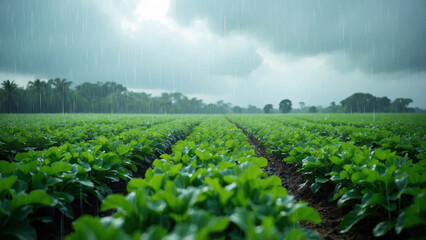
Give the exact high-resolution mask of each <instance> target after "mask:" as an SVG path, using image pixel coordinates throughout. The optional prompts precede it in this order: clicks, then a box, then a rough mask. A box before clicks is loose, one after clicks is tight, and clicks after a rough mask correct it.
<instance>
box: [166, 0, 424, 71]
mask: <svg viewBox="0 0 426 240" xmlns="http://www.w3.org/2000/svg"><path fill="white" fill-rule="evenodd" d="M171 7H172V9H170V14H171V16H172V17H174V18H176V19H177V21H179V22H180V23H181V24H191V22H192V21H193V20H194V19H206V21H207V22H208V24H209V27H210V28H211V29H212V30H213V31H214V32H215V33H217V34H219V35H221V36H226V35H227V34H231V33H238V34H244V35H248V36H253V37H254V38H256V39H259V41H263V42H266V43H267V44H268V45H269V46H270V47H271V49H272V50H273V51H275V52H284V53H286V54H289V55H292V56H294V57H306V56H314V55H319V54H330V55H334V54H335V56H332V59H333V61H330V63H332V64H335V66H336V67H338V69H339V70H342V71H351V70H353V69H356V68H359V69H361V70H362V71H365V72H373V73H380V72H396V71H425V70H426V48H425V45H424V43H425V42H426V27H425V24H424V23H425V22H426V14H425V10H426V1H421V0H413V1H399V0H386V1H381V0H374V1H342V0H317V1H312V0H286V1H276V0H265V1H257V0H254V1H247V0H235V1H228V0H217V1H209V0H183V1H180V0H173V4H172V5H171Z"/></svg>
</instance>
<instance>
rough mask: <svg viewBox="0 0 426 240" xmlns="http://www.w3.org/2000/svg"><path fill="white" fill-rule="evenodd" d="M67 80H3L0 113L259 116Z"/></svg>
mask: <svg viewBox="0 0 426 240" xmlns="http://www.w3.org/2000/svg"><path fill="white" fill-rule="evenodd" d="M71 85H72V82H71V81H68V80H67V79H60V78H56V79H50V80H47V81H43V80H40V79H36V80H34V81H29V82H28V84H27V86H26V87H18V85H17V84H16V83H15V82H14V81H10V80H5V81H3V82H2V83H1V86H2V88H1V89H0V98H1V102H0V113H152V114H159V113H165V114H167V113H229V112H235V113H261V112H262V110H261V109H259V108H257V107H256V106H253V105H248V107H247V108H242V107H238V106H234V107H231V104H230V103H225V102H224V101H217V102H216V103H209V104H207V103H204V102H203V101H202V100H201V99H197V98H188V97H186V96H185V95H183V94H181V93H178V92H174V93H162V94H161V96H151V94H147V93H144V92H133V91H128V90H127V88H126V87H124V86H123V85H121V84H118V83H115V82H104V83H102V82H97V83H89V82H84V83H82V84H79V85H77V86H75V88H72V87H71Z"/></svg>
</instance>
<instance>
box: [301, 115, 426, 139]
mask: <svg viewBox="0 0 426 240" xmlns="http://www.w3.org/2000/svg"><path fill="white" fill-rule="evenodd" d="M293 117H294V118H297V119H303V120H305V121H308V122H310V123H321V124H326V125H330V126H332V127H336V126H352V127H358V128H375V129H380V130H387V131H391V132H393V133H394V134H398V135H405V134H407V133H408V134H413V133H418V132H423V133H424V132H425V127H426V123H425V121H424V116H423V115H421V114H351V115H347V114H332V115H329V114H318V115H316V114H314V115H300V116H296V115H294V116H293Z"/></svg>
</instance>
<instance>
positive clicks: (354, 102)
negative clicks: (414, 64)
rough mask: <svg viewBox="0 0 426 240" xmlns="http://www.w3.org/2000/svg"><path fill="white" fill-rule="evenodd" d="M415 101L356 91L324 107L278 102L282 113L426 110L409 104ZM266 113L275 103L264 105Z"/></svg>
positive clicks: (272, 110)
mask: <svg viewBox="0 0 426 240" xmlns="http://www.w3.org/2000/svg"><path fill="white" fill-rule="evenodd" d="M411 103H413V100H412V99H411V98H396V99H395V100H393V101H391V100H390V99H389V98H388V97H375V96H373V95H372V94H370V93H354V94H352V95H351V96H349V97H347V98H345V99H343V100H342V101H340V104H336V102H334V101H333V102H331V103H330V106H328V107H326V108H322V107H321V106H306V105H305V103H304V102H299V105H300V109H297V110H296V109H292V102H291V101H290V100H289V99H284V100H282V101H281V102H280V103H279V104H278V110H279V111H280V112H281V113H288V112H302V113H317V112H326V113H372V112H378V113H414V112H425V110H423V109H420V108H410V107H408V105H410V104H411ZM263 112H264V113H273V112H274V109H273V105H272V104H266V105H265V106H264V107H263Z"/></svg>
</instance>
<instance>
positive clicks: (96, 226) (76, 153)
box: [0, 114, 426, 240]
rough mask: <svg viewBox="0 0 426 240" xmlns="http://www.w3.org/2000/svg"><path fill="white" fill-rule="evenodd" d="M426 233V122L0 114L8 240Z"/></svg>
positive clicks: (389, 117)
mask: <svg viewBox="0 0 426 240" xmlns="http://www.w3.org/2000/svg"><path fill="white" fill-rule="evenodd" d="M425 230H426V115H425V114H374V115H373V114H285V115H283V114H280V115H278V114H262V115H260V114H253V115H250V114H226V115H141V114H91V115H89V114H31V115H30V114H17V115H16V114H14V115H1V116H0V238H1V239H22V240H23V239H67V240H74V239H75V240H77V239H129V240H130V239H375V238H381V239H390V238H392V239H421V238H422V237H424V231H425Z"/></svg>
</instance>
